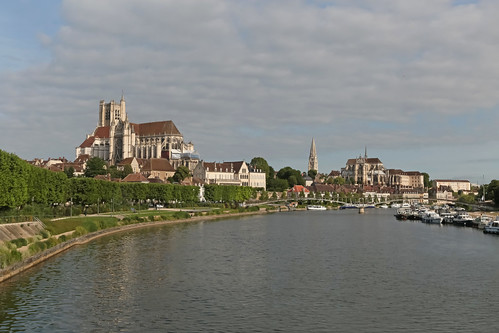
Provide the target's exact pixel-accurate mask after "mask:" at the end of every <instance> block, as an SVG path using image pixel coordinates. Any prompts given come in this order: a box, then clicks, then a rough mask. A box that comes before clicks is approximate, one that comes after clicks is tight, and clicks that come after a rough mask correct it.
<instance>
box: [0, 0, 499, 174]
mask: <svg viewBox="0 0 499 333" xmlns="http://www.w3.org/2000/svg"><path fill="white" fill-rule="evenodd" d="M497 22H499V1H497V0H476V1H470V0H404V1H401V0H376V1H372V0H331V1H327V0H308V1H306V0H303V1H298V0H296V1H295V0H282V1H281V0H276V1H271V0H262V1H259V0H254V1H244V0H233V1H224V0H182V1H178V0H140V1H139V0H85V1H80V0H58V1H55V0H46V1H38V0H19V1H8V2H5V3H3V4H2V10H1V11H0V42H1V45H2V47H1V48H0V149H3V150H6V151H9V152H13V153H15V154H17V155H19V156H20V157H22V158H25V159H32V158H34V157H40V158H47V157H58V156H65V157H67V158H68V159H71V160H72V159H74V158H75V156H74V148H75V147H76V146H78V145H79V144H81V142H82V141H83V140H84V139H85V135H86V134H88V133H91V132H92V131H93V129H94V128H95V126H96V124H97V121H98V105H99V101H100V100H101V99H104V100H106V101H110V100H112V99H114V100H119V99H120V97H121V92H122V90H123V91H124V94H125V99H126V102H127V112H128V115H129V119H130V120H131V121H132V122H139V123H140V122H149V121H159V120H173V121H174V123H175V124H176V125H177V127H178V128H179V130H180V131H181V132H182V133H183V135H184V138H185V139H186V140H187V141H192V142H193V143H194V144H195V147H196V149H197V151H198V152H199V154H200V155H201V158H202V159H204V160H206V161H230V160H246V161H250V160H251V158H253V157H255V156H261V157H264V158H265V159H267V161H268V162H269V164H270V165H272V166H273V167H274V168H275V169H280V168H282V167H284V166H291V167H293V168H296V169H299V170H306V168H307V161H308V155H309V149H310V143H311V140H312V137H313V138H315V140H316V145H317V151H318V156H319V171H320V172H329V171H331V170H339V169H340V168H341V167H344V166H345V162H346V160H347V159H348V158H354V157H357V156H359V155H360V154H363V153H364V148H365V147H366V146H367V151H368V155H369V157H379V158H380V159H381V161H382V162H383V163H384V165H385V167H387V168H397V169H403V170H406V171H412V170H417V171H422V172H428V173H429V174H430V177H431V178H433V179H436V178H450V179H463V178H464V179H469V180H470V181H472V182H474V183H477V182H478V183H483V182H489V181H490V180H491V179H495V178H499V155H498V152H499V149H498V146H499V135H498V129H499V112H498V104H499V60H498V59H499V23H497Z"/></svg>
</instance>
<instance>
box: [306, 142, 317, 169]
mask: <svg viewBox="0 0 499 333" xmlns="http://www.w3.org/2000/svg"><path fill="white" fill-rule="evenodd" d="M308 170H309V171H310V170H315V171H319V162H318V159H317V151H316V149H315V140H314V138H312V144H311V145H310V155H309V157H308Z"/></svg>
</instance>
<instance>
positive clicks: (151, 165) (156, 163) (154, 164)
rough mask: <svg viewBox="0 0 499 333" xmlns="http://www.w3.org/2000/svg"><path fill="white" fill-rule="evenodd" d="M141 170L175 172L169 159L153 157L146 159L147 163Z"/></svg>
mask: <svg viewBox="0 0 499 333" xmlns="http://www.w3.org/2000/svg"><path fill="white" fill-rule="evenodd" d="M141 170H142V171H173V172H175V169H174V168H173V167H172V165H171V164H170V162H168V160H167V159H165V158H151V159H149V160H146V163H145V164H144V166H143V168H142V169H141Z"/></svg>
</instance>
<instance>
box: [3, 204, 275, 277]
mask: <svg viewBox="0 0 499 333" xmlns="http://www.w3.org/2000/svg"><path fill="white" fill-rule="evenodd" d="M274 212H277V211H266V210H260V211H253V212H243V213H228V214H221V215H207V216H206V215H205V216H193V217H191V218H187V219H178V220H167V221H154V222H141V223H135V224H128V225H123V226H117V227H112V228H108V229H102V230H99V231H96V232H92V233H88V234H85V235H83V236H79V237H76V238H72V239H70V240H68V241H65V242H63V243H60V244H57V245H56V246H54V247H51V248H49V249H47V250H44V251H42V252H39V253H37V254H35V255H33V256H30V257H28V258H26V259H24V260H22V261H20V262H17V263H15V264H13V265H11V266H9V267H6V268H4V269H2V270H0V283H1V282H3V281H5V280H8V279H10V278H12V277H14V276H16V275H18V274H20V273H22V272H24V271H26V270H28V269H30V268H32V267H34V266H36V265H38V264H40V263H42V262H44V261H45V260H47V259H49V258H52V257H53V256H56V255H58V254H60V253H62V252H64V251H67V250H69V249H70V248H72V247H73V246H77V245H83V244H86V243H88V242H91V241H93V240H95V239H97V238H100V237H103V236H107V235H111V234H116V233H119V232H123V231H129V230H135V229H141V228H148V227H156V226H164V225H170V224H181V223H195V222H202V221H211V220H218V219H226V218H232V217H241V216H252V215H261V214H267V213H274ZM56 236H57V235H56Z"/></svg>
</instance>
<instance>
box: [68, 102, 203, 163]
mask: <svg viewBox="0 0 499 333" xmlns="http://www.w3.org/2000/svg"><path fill="white" fill-rule="evenodd" d="M82 155H88V156H89V157H100V158H102V159H103V160H105V161H106V162H108V163H109V164H110V165H116V164H118V163H119V162H120V161H123V160H125V159H128V158H133V157H135V158H137V159H151V158H164V159H168V160H169V161H170V163H171V165H172V166H173V167H174V168H177V167H178V166H179V165H184V166H187V167H189V169H191V170H192V169H194V168H195V166H196V164H197V163H198V162H199V156H198V155H197V154H196V152H195V150H194V145H193V144H192V143H190V142H189V143H186V142H184V138H183V136H182V134H181V133H180V131H179V130H178V129H177V127H176V126H175V124H174V123H173V122H172V121H171V120H167V121H157V122H150V123H142V124H136V123H131V122H130V121H129V120H128V115H127V112H126V104H125V98H124V96H123V95H122V96H121V100H120V102H119V103H116V102H115V101H114V100H112V101H110V102H109V103H105V101H103V100H101V101H100V103H99V122H98V125H97V127H96V128H95V130H94V131H93V132H92V134H89V135H87V138H86V139H85V141H83V143H82V144H81V145H80V146H78V147H76V157H77V158H78V157H79V156H82Z"/></svg>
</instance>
